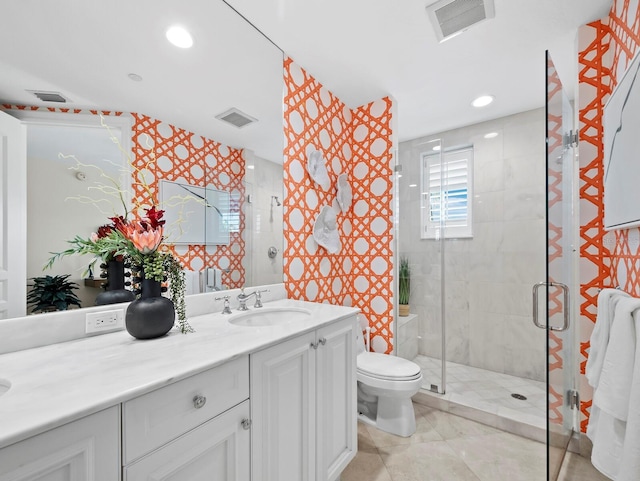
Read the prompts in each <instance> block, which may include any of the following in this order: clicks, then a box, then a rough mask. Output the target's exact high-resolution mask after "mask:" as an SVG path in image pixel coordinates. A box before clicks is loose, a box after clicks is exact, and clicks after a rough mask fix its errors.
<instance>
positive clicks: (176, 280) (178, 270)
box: [165, 255, 193, 334]
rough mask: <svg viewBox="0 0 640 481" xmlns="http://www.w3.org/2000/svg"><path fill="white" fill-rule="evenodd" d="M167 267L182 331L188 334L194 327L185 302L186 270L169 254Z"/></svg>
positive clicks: (172, 297)
mask: <svg viewBox="0 0 640 481" xmlns="http://www.w3.org/2000/svg"><path fill="white" fill-rule="evenodd" d="M165 269H166V271H167V273H168V274H169V290H170V292H171V300H172V301H173V306H174V307H175V309H176V314H177V315H178V326H179V327H180V332H181V333H183V334H186V333H188V332H193V327H191V325H190V324H189V322H188V321H187V313H186V306H185V303H184V293H185V289H186V284H185V276H184V271H183V270H182V266H181V265H180V262H178V260H177V259H176V258H175V257H173V256H172V255H169V256H168V257H167V259H166V261H165Z"/></svg>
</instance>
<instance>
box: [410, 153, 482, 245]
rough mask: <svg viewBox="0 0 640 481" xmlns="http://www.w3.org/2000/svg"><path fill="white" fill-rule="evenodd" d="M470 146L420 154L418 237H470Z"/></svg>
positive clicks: (471, 172)
mask: <svg viewBox="0 0 640 481" xmlns="http://www.w3.org/2000/svg"><path fill="white" fill-rule="evenodd" d="M472 179H473V147H464V148H460V149H455V150H446V151H444V152H443V153H440V152H434V153H425V154H423V155H422V205H421V207H422V209H421V210H422V216H421V218H422V223H421V224H422V225H421V227H422V231H421V233H422V238H423V239H439V238H440V237H442V236H444V237H445V238H455V237H473V230H472V227H473V224H472V222H471V210H472V204H473V201H472V200H473V195H472V184H473V182H472Z"/></svg>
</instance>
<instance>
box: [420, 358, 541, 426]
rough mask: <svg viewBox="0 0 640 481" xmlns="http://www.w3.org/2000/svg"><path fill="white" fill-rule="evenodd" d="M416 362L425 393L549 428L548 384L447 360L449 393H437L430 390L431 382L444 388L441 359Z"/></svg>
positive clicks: (447, 389)
mask: <svg viewBox="0 0 640 481" xmlns="http://www.w3.org/2000/svg"><path fill="white" fill-rule="evenodd" d="M413 361H414V362H415V363H416V364H418V365H419V366H420V368H421V369H422V376H423V378H424V385H423V388H424V389H425V394H429V395H432V396H434V397H436V398H437V399H439V400H441V401H449V402H452V403H455V404H459V405H462V406H467V407H471V408H474V409H477V410H480V411H484V412H487V413H491V414H495V415H497V416H500V417H501V418H505V419H510V420H514V421H517V422H520V423H525V424H528V425H531V426H535V427H537V428H540V429H545V427H546V418H545V413H546V399H547V394H546V392H547V391H546V389H547V388H546V384H545V383H544V382H540V381H533V380H531V379H524V378H519V377H515V376H509V375H507V374H501V373H497V372H492V371H487V370H484V369H479V368H475V367H471V366H465V365H463V364H456V363H454V362H449V361H447V371H446V380H447V383H446V393H445V394H435V393H431V392H430V391H428V389H429V388H430V385H431V383H435V384H438V385H440V386H441V385H442V381H441V378H442V373H441V362H440V360H437V359H433V358H430V357H427V356H423V355H418V356H417V357H416V358H414V359H413ZM514 393H515V394H521V395H523V396H525V397H526V399H525V400H521V399H516V398H514V397H512V396H511V394H514Z"/></svg>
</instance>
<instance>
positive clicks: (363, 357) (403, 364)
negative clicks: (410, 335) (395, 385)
mask: <svg viewBox="0 0 640 481" xmlns="http://www.w3.org/2000/svg"><path fill="white" fill-rule="evenodd" d="M357 368H358V371H359V372H360V373H362V374H365V375H366V376H369V377H372V378H375V379H380V380H388V381H413V380H416V379H418V378H420V377H421V376H422V373H421V371H420V366H418V365H417V364H416V363H415V362H412V361H409V360H407V359H403V358H401V357H397V356H390V355H388V354H380V353H376V352H363V353H360V354H358V361H357Z"/></svg>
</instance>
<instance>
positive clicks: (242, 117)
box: [216, 108, 258, 128]
mask: <svg viewBox="0 0 640 481" xmlns="http://www.w3.org/2000/svg"><path fill="white" fill-rule="evenodd" d="M216 119H220V120H223V121H225V122H228V123H230V124H231V125H233V126H235V127H238V128H242V127H244V126H245V125H249V124H251V123H253V122H257V121H258V119H254V118H253V117H251V116H250V115H247V114H245V113H244V112H242V111H240V110H238V109H235V108H233V109H229V110H227V111H226V112H222V113H221V114H218V115H216Z"/></svg>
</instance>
